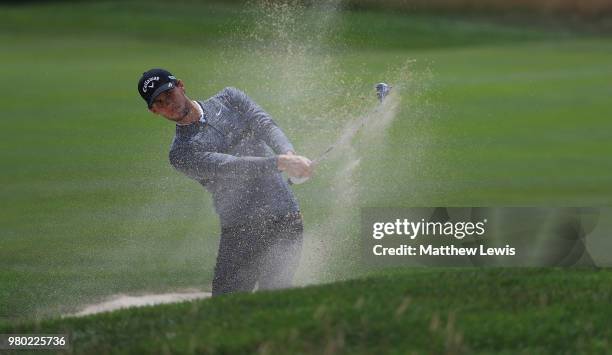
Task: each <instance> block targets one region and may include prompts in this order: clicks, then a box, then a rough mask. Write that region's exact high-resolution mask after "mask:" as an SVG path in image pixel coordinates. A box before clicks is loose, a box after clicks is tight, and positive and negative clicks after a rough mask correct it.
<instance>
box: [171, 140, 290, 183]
mask: <svg viewBox="0 0 612 355" xmlns="http://www.w3.org/2000/svg"><path fill="white" fill-rule="evenodd" d="M169 159H170V164H172V166H173V167H174V168H175V169H176V170H178V171H180V172H182V173H183V174H185V175H187V176H189V177H190V178H192V179H196V180H202V179H213V178H215V177H217V176H223V175H225V176H228V175H242V176H244V175H246V176H253V177H255V176H261V175H264V174H269V173H271V172H278V168H277V159H278V158H277V156H272V157H236V156H233V155H229V154H223V153H217V152H205V151H197V150H196V149H194V148H193V147H190V146H185V145H177V146H173V147H172V148H171V149H170V154H169Z"/></svg>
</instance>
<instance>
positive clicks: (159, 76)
mask: <svg viewBox="0 0 612 355" xmlns="http://www.w3.org/2000/svg"><path fill="white" fill-rule="evenodd" d="M138 92H139V93H140V96H142V98H143V99H144V100H145V101H146V103H147V106H148V108H149V110H150V111H151V112H153V113H154V114H157V115H161V116H163V117H165V118H166V119H168V120H170V121H172V122H174V123H175V124H176V133H175V136H174V139H173V141H172V146H171V148H170V155H169V156H170V163H171V164H172V166H173V167H174V168H175V169H176V170H178V171H180V172H181V173H183V174H185V175H187V176H188V177H190V178H192V179H194V180H196V181H197V182H199V183H200V184H202V185H203V186H204V187H205V188H206V189H207V190H208V191H209V192H210V193H211V194H212V197H213V201H214V206H215V210H216V212H217V214H218V215H219V218H220V220H221V240H220V243H219V253H218V256H217V262H216V265H215V272H214V278H213V282H212V294H213V296H216V295H221V294H225V293H231V292H236V291H246V292H249V291H252V290H253V289H254V288H255V285H256V284H257V287H258V289H275V288H283V287H289V286H291V281H292V278H293V275H294V273H295V271H296V268H297V265H298V262H299V258H300V254H301V249H302V231H303V225H302V217H301V214H300V209H299V205H298V203H297V200H296V198H295V196H294V195H293V193H292V191H291V189H290V187H289V185H288V183H287V182H286V181H285V179H284V178H283V176H282V175H281V172H282V171H284V172H286V173H287V174H288V175H289V176H293V177H309V176H310V175H311V174H312V170H313V165H314V164H312V163H311V161H310V160H309V159H307V158H305V157H303V156H299V155H296V154H295V150H294V149H293V146H292V145H291V143H290V142H289V140H288V139H287V137H286V136H285V134H284V133H283V131H282V130H281V129H280V128H279V127H278V126H277V125H276V123H275V122H274V121H273V120H272V119H271V118H270V116H269V115H268V114H267V113H266V112H264V111H263V110H262V109H261V107H259V106H258V105H257V104H256V103H255V102H253V101H252V100H251V99H250V98H249V97H248V96H247V95H246V94H245V93H244V92H242V91H240V90H238V89H235V88H231V87H228V88H225V89H223V90H222V91H220V92H219V93H217V94H216V95H214V96H213V97H211V98H209V99H208V100H205V101H194V100H191V99H190V98H189V97H187V95H186V94H185V92H186V91H185V86H184V84H183V82H182V81H181V80H178V79H177V78H175V77H174V76H173V75H172V74H170V73H169V72H168V71H166V70H163V69H151V70H149V71H146V72H145V73H143V74H142V77H141V78H140V80H139V82H138Z"/></svg>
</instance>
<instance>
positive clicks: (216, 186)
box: [169, 88, 299, 227]
mask: <svg viewBox="0 0 612 355" xmlns="http://www.w3.org/2000/svg"><path fill="white" fill-rule="evenodd" d="M198 103H199V104H200V106H201V107H202V109H203V111H204V117H205V120H206V123H203V124H202V123H199V122H196V123H193V124H190V125H186V126H179V125H177V126H176V133H175V136H174V140H173V141H172V146H171V148H170V155H169V158H170V163H171V164H172V166H174V168H176V169H177V170H178V171H180V172H182V173H184V174H185V175H187V176H189V177H190V178H192V179H195V180H197V181H198V182H199V183H200V184H202V185H203V186H204V187H205V188H206V189H207V190H208V191H209V192H210V193H211V194H212V196H213V202H214V205H215V210H216V211H217V213H218V214H219V217H220V219H221V226H222V227H228V226H236V225H242V224H248V223H250V222H251V221H253V220H254V219H255V220H256V219H259V218H261V217H269V216H281V215H285V214H287V213H289V212H295V211H298V210H299V206H298V203H297V200H296V199H295V197H294V196H293V193H292V191H291V189H290V188H289V185H288V184H287V182H286V181H285V180H284V179H283V177H282V175H281V173H280V171H279V170H278V169H277V157H276V154H285V153H286V152H287V151H289V150H292V151H293V146H292V145H291V143H289V140H288V139H287V137H286V136H285V134H284V133H283V131H282V130H281V129H280V128H279V127H278V126H277V125H276V123H275V122H274V121H273V120H272V119H271V118H270V116H269V115H268V114H267V113H266V112H265V111H264V110H262V109H261V107H259V105H257V104H256V103H255V102H253V101H252V100H251V99H250V98H249V97H248V96H247V95H246V94H245V93H244V92H242V91H240V90H238V89H236V88H225V89H223V90H222V91H220V92H219V93H218V94H216V95H215V96H213V97H211V98H210V99H208V100H206V101H198Z"/></svg>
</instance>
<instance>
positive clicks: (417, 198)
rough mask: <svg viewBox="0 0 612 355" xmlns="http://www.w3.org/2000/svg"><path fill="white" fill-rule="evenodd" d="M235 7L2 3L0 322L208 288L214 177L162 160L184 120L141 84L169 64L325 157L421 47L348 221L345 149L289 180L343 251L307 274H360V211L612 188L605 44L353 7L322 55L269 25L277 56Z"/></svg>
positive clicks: (568, 200) (310, 217) (609, 55)
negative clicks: (209, 182)
mask: <svg viewBox="0 0 612 355" xmlns="http://www.w3.org/2000/svg"><path fill="white" fill-rule="evenodd" d="M243 15H244V13H243V12H242V10H241V9H240V8H239V7H236V6H228V5H218V4H196V3H194V2H179V3H172V4H169V3H166V2H154V3H153V4H151V5H150V6H142V3H132V2H130V3H127V4H124V3H123V2H110V1H109V2H96V3H84V4H81V3H79V4H74V3H64V4H61V3H60V4H52V5H44V4H43V5H27V6H26V5H23V6H7V5H2V7H0V30H1V34H0V43H1V44H2V48H3V50H2V55H1V56H0V64H1V65H0V75H1V76H2V78H3V85H4V86H5V87H10V88H11V89H10V90H4V91H3V93H2V96H0V106H1V107H2V111H1V112H2V117H1V119H0V160H1V161H2V163H3V168H2V173H1V174H0V183H1V184H2V186H3V187H2V189H1V190H0V198H1V200H2V210H1V211H0V240H1V245H0V269H1V270H2V272H0V319H1V320H4V321H6V322H13V321H15V320H20V319H32V318H44V317H48V316H56V315H58V314H62V313H65V312H69V311H73V310H75V309H76V308H78V307H80V306H82V305H83V304H86V303H90V302H94V301H97V300H100V299H103V298H104V297H106V296H108V295H112V294H115V293H119V292H149V291H150V292H162V291H168V290H176V289H181V288H188V287H198V288H202V289H207V288H208V287H209V283H210V280H211V277H212V268H213V265H214V260H215V256H216V247H217V243H218V222H217V220H216V216H215V214H214V212H213V211H212V207H211V203H210V198H209V196H208V195H207V194H206V193H205V192H204V191H203V189H202V188H201V187H200V186H199V185H197V184H196V183H195V182H192V181H189V180H188V179H186V178H185V177H183V176H181V175H179V174H178V173H176V172H175V171H173V170H172V169H171V167H170V166H169V164H168V161H167V153H168V148H169V144H170V141H171V139H172V135H173V127H172V126H171V125H169V124H168V123H166V122H163V121H162V120H161V119H159V118H156V117H154V116H152V115H150V114H149V113H148V112H146V110H145V107H144V104H143V102H142V101H141V99H140V98H139V97H138V95H137V94H136V88H135V86H136V84H135V83H136V81H137V79H138V77H139V75H140V73H141V72H142V71H143V70H145V69H147V68H149V67H152V66H162V67H168V68H169V69H171V70H173V71H174V72H175V73H176V74H177V75H178V76H179V77H181V78H183V79H185V80H186V85H187V88H188V93H189V94H193V96H194V97H198V98H206V97H208V96H209V95H212V94H213V93H215V92H216V91H217V90H220V89H221V88H223V87H224V86H227V85H232V86H237V87H240V88H243V89H245V90H246V91H247V92H248V93H249V94H250V95H251V96H253V97H254V98H255V99H256V101H258V102H259V103H260V104H261V105H262V106H263V107H264V108H266V109H267V110H268V111H269V112H270V113H272V115H273V116H274V117H275V119H276V120H277V121H278V122H279V123H280V124H281V126H282V127H283V129H285V131H286V132H287V133H288V135H289V136H290V138H291V139H292V140H293V141H294V143H295V145H296V146H297V147H298V150H299V151H301V152H302V153H303V154H306V155H309V156H316V155H317V154H318V153H320V152H321V151H322V150H323V149H324V147H325V146H326V145H327V144H329V142H331V141H332V140H333V138H334V133H336V132H337V129H338V127H339V126H340V125H341V124H342V123H343V121H345V120H346V119H347V117H350V115H348V114H339V115H337V116H334V115H332V114H333V113H338V112H340V113H342V112H344V111H348V112H350V113H355V109H354V108H352V107H349V106H350V105H349V104H347V102H349V103H351V102H353V101H352V100H355V97H356V96H369V95H372V92H371V91H372V88H371V87H372V83H376V82H378V81H380V80H388V81H391V82H392V83H393V81H394V80H396V78H397V76H396V75H395V74H394V73H395V72H397V69H396V68H398V67H400V66H401V65H402V64H403V63H404V62H405V61H406V59H410V58H412V59H416V63H415V64H413V65H412V66H411V69H410V74H411V76H410V77H411V79H410V80H409V85H408V90H407V91H405V92H404V93H403V98H404V101H402V107H401V111H400V113H399V114H398V117H397V118H396V120H395V121H394V122H393V124H392V126H391V127H390V129H389V131H388V136H387V137H386V138H385V139H384V140H382V141H378V142H377V144H375V145H367V144H365V143H360V142H359V140H357V141H356V142H355V146H356V149H357V150H358V152H359V154H360V156H361V157H362V160H361V165H360V167H359V169H358V171H357V174H356V176H355V179H356V180H357V183H356V184H355V185H356V190H357V192H356V196H357V197H358V198H356V199H355V200H353V202H352V203H351V204H348V205H343V206H342V211H341V212H343V213H346V215H347V216H346V217H344V219H342V220H339V221H338V222H337V223H336V224H332V225H331V227H329V226H328V223H330V222H331V223H333V222H334V221H333V220H331V221H330V220H329V219H328V218H329V216H332V217H333V216H336V213H337V212H338V211H337V209H338V203H337V202H335V201H336V200H338V199H339V192H338V191H337V186H334V185H333V184H332V183H331V182H330V181H331V178H332V177H334V176H335V174H336V173H337V170H336V169H335V168H336V167H337V166H338V162H339V161H340V160H341V158H340V157H336V158H335V160H332V161H331V163H330V164H328V165H327V166H322V167H321V171H320V173H319V175H318V176H317V178H315V179H313V180H312V181H311V182H310V183H309V184H306V185H302V186H300V187H296V188H295V190H296V193H297V194H298V197H299V199H300V201H301V205H302V209H303V212H304V215H305V218H306V229H307V231H312V230H317V231H318V233H319V234H314V235H310V239H311V240H316V239H317V238H320V239H323V240H325V241H326V243H329V244H330V245H333V246H334V247H337V246H338V245H337V244H338V243H340V244H341V245H342V246H343V247H345V248H346V249H345V252H344V254H343V255H342V254H341V253H340V251H339V250H336V251H337V252H338V253H339V254H338V255H339V256H338V257H337V259H334V260H330V261H329V264H326V267H327V268H328V269H329V272H328V274H327V275H326V276H325V277H322V278H321V279H320V280H315V281H332V280H336V279H343V278H348V277H354V276H357V275H360V274H361V273H362V272H364V271H367V270H363V268H362V267H361V266H360V265H359V264H358V262H357V261H354V258H353V257H351V255H353V254H352V253H353V252H354V251H355V250H356V248H357V246H358V240H357V235H358V233H357V232H356V231H355V228H357V227H356V226H357V223H358V220H357V218H358V214H359V207H360V206H436V205H444V206H446V205H459V206H470V205H473V206H486V205H609V204H610V201H612V186H611V185H610V184H609V181H611V179H612V163H611V162H610V159H609V156H610V153H611V152H612V143H611V142H612V133H611V132H612V129H611V128H612V127H611V126H610V122H609V119H608V117H612V107H611V106H610V104H609V98H610V96H611V94H612V86H611V85H610V82H609V77H610V74H611V73H612V40H611V39H609V38H606V37H592V36H587V35H584V34H579V33H567V32H566V31H551V30H550V29H546V28H541V27H539V26H537V24H536V25H534V26H522V27H513V26H510V25H497V24H495V23H493V22H491V21H480V20H470V19H464V18H461V17H457V16H454V17H449V16H447V17H436V16H430V15H399V14H393V15H391V14H385V13H369V12H358V13H342V14H338V15H337V17H336V18H335V19H333V24H337V26H338V27H334V26H332V27H331V28H332V29H337V31H331V32H332V35H331V37H330V39H329V42H326V43H325V44H326V45H325V46H324V47H323V48H324V49H323V50H319V51H318V52H315V53H310V52H305V53H306V56H305V58H304V62H301V61H300V60H299V58H289V59H291V60H289V61H288V63H287V62H283V59H284V58H285V57H284V54H286V53H285V52H283V50H284V49H283V48H284V47H283V46H286V45H287V43H285V42H282V41H280V40H278V38H277V36H278V33H275V32H265V31H264V33H263V38H264V40H262V41H263V42H270V41H271V42H274V43H277V44H279V47H278V48H280V52H274V51H272V50H270V49H269V48H268V49H264V50H261V49H257V48H256V49H255V50H253V49H252V48H251V47H245V40H244V37H241V36H240V35H239V34H241V33H249V32H252V31H254V30H255V29H257V28H258V27H257V26H258V24H260V23H259V22H258V20H257V19H255V18H250V17H244V16H243ZM151 21H152V22H154V23H156V24H160V25H159V26H155V27H151V26H150V22H151ZM309 21H314V20H313V19H312V18H311V19H310V20H309ZM296 31H297V32H296V33H295V35H296V38H301V39H303V40H304V42H305V43H306V44H309V43H310V45H312V44H316V41H315V40H314V39H313V38H312V36H311V35H310V34H309V32H308V31H307V28H306V29H298V30H296ZM285 49H286V48H285ZM279 53H280V54H279ZM326 63H331V64H330V67H329V68H330V69H329V70H321V68H324V67H325V64H326ZM302 64H303V66H302ZM285 74H289V76H288V78H287V77H286V76H283V75H285ZM300 80H301V81H300ZM320 88H331V89H334V90H336V91H334V90H330V92H331V93H332V94H330V95H325V92H326V91H325V90H323V91H321V90H318V89H320ZM292 90H296V92H297V94H296V95H292V94H291V93H292ZM338 92H339V93H340V94H341V95H340V94H337V93H338ZM345 94H346V96H345ZM328 96H329V97H328ZM347 96H348V97H349V100H345V97H347ZM345 101H347V102H345ZM330 112H331V113H332V114H330ZM326 226H328V227H326ZM327 241H328V242H327ZM333 243H336V244H333ZM589 247H590V248H592V249H594V250H597V249H601V246H600V245H598V244H590V245H589ZM593 277H595V276H593ZM568 287H569V286H568ZM576 288H578V287H576ZM241 297H246V296H241ZM262 297H266V296H262ZM230 299H231V298H230ZM214 302H224V301H214ZM228 302H229V301H228ZM138 312H140V311H138Z"/></svg>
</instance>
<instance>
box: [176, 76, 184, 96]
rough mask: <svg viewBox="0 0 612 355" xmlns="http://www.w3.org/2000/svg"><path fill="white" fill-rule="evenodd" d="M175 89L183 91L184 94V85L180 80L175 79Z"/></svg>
mask: <svg viewBox="0 0 612 355" xmlns="http://www.w3.org/2000/svg"><path fill="white" fill-rule="evenodd" d="M176 87H178V88H181V90H183V93H184V92H185V84H184V83H183V81H182V80H181V79H176Z"/></svg>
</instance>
